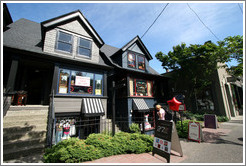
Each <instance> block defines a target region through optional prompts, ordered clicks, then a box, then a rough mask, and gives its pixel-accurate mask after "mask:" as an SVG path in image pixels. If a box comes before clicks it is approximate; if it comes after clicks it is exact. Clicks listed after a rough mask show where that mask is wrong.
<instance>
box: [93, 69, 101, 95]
mask: <svg viewBox="0 0 246 166" xmlns="http://www.w3.org/2000/svg"><path fill="white" fill-rule="evenodd" d="M102 80H103V76H102V75H100V74H95V95H102Z"/></svg>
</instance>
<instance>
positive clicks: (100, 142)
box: [85, 133, 120, 157]
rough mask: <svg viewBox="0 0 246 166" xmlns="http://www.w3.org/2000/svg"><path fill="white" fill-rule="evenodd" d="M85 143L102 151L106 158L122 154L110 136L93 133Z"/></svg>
mask: <svg viewBox="0 0 246 166" xmlns="http://www.w3.org/2000/svg"><path fill="white" fill-rule="evenodd" d="M85 143H86V144H87V145H93V146H94V147H96V148H98V149H100V150H101V151H102V153H103V156H104V157H107V156H112V155H116V154H119V152H120V150H119V148H118V146H115V144H113V143H112V137H111V136H109V135H105V134H95V133H93V134H90V135H89V137H88V138H87V139H86V140H85Z"/></svg>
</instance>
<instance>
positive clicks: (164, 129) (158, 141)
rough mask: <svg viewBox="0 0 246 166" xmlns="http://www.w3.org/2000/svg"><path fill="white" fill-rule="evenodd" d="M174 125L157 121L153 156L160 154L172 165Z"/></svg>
mask: <svg viewBox="0 0 246 166" xmlns="http://www.w3.org/2000/svg"><path fill="white" fill-rule="evenodd" d="M172 127H173V123H172V122H170V121H166V120H158V121H156V126H155V137H154V142H153V151H152V155H153V156H154V154H155V153H156V154H158V155H160V156H162V157H164V158H166V159H167V162H168V163H170V153H171V142H172Z"/></svg>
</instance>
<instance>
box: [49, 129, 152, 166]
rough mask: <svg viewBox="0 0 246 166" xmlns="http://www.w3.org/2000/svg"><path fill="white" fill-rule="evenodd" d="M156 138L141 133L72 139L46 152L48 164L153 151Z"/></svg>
mask: <svg viewBox="0 0 246 166" xmlns="http://www.w3.org/2000/svg"><path fill="white" fill-rule="evenodd" d="M153 141H154V138H153V137H151V136H149V135H145V134H139V133H132V134H130V133H126V132H119V133H116V134H115V136H114V137H112V136H109V135H105V134H90V135H89V137H88V138H87V139H86V140H80V139H78V138H70V139H68V140H64V141H61V142H59V143H58V144H57V145H54V146H53V147H52V148H47V149H46V150H45V154H44V159H45V162H46V163H64V162H65V163H78V162H84V161H90V160H95V159H98V158H101V157H107V156H112V155H117V154H126V153H137V154H139V153H144V152H150V151H152V145H153Z"/></svg>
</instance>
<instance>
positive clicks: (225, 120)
mask: <svg viewBox="0 0 246 166" xmlns="http://www.w3.org/2000/svg"><path fill="white" fill-rule="evenodd" d="M217 121H218V122H228V121H229V119H228V118H227V117H226V116H217Z"/></svg>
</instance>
